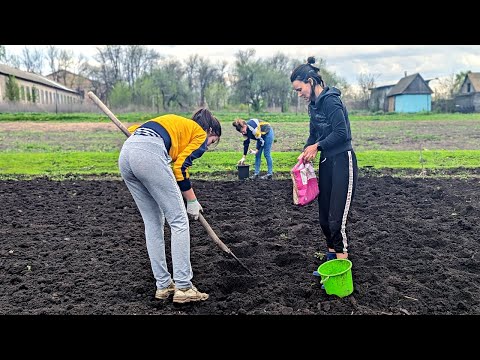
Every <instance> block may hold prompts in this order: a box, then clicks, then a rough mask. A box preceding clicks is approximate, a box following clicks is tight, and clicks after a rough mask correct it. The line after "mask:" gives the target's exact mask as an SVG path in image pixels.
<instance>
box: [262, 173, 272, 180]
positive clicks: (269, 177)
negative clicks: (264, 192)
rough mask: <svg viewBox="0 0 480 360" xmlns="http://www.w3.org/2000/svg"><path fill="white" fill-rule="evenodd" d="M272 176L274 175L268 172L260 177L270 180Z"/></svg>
mask: <svg viewBox="0 0 480 360" xmlns="http://www.w3.org/2000/svg"><path fill="white" fill-rule="evenodd" d="M272 177H273V175H272V174H266V175H263V176H260V179H262V180H270V179H271V178H272Z"/></svg>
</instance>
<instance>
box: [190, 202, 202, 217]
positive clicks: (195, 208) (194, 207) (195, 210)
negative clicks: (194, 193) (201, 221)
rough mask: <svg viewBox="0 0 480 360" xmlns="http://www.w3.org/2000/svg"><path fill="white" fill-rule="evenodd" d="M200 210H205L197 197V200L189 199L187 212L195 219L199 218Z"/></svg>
mask: <svg viewBox="0 0 480 360" xmlns="http://www.w3.org/2000/svg"><path fill="white" fill-rule="evenodd" d="M200 211H202V212H203V208H202V205H200V203H199V202H198V200H197V199H195V200H187V214H189V215H190V217H192V218H193V219H194V220H198V216H199V215H200Z"/></svg>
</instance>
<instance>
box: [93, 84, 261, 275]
mask: <svg viewBox="0 0 480 360" xmlns="http://www.w3.org/2000/svg"><path fill="white" fill-rule="evenodd" d="M87 95H88V97H89V98H90V99H91V100H92V101H93V102H94V103H95V104H96V105H97V106H98V107H99V108H100V109H101V110H102V111H103V112H104V113H105V114H106V115H107V116H108V117H109V118H110V120H112V121H113V123H114V124H115V125H117V127H118V128H119V129H120V130H122V132H123V133H124V134H125V135H126V136H127V137H129V136H130V132H129V131H128V129H127V128H126V127H125V125H123V124H122V123H121V122H120V120H118V119H117V118H116V116H115V115H113V113H112V112H111V111H110V110H109V109H108V108H107V106H106V105H105V104H104V103H103V102H102V100H100V99H99V98H98V97H97V95H95V94H94V93H93V92H92V91H89V92H88V94H87ZM198 220H199V221H200V223H201V224H202V225H203V227H204V228H205V230H207V233H208V235H210V237H211V238H212V239H213V241H215V243H216V244H217V245H218V246H219V247H220V249H222V250H223V251H225V252H226V253H227V254H229V255H231V256H232V257H233V258H234V259H235V260H237V261H238V263H239V264H240V265H242V267H243V268H244V269H245V270H247V271H248V273H249V274H250V275H252V276H253V274H252V272H251V271H250V270H249V269H248V268H247V267H246V266H245V264H243V263H242V262H241V261H240V259H239V258H237V257H236V256H235V254H234V253H233V252H232V250H230V249H229V248H228V247H227V245H225V244H224V243H223V242H222V240H220V238H219V237H218V236H217V234H215V232H214V231H213V229H212V228H211V227H210V225H209V224H208V222H207V220H205V218H204V217H203V215H202V214H201V213H199V216H198Z"/></svg>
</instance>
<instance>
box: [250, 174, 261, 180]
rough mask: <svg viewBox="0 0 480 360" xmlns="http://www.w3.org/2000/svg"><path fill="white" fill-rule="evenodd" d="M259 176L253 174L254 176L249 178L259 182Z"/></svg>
mask: <svg viewBox="0 0 480 360" xmlns="http://www.w3.org/2000/svg"><path fill="white" fill-rule="evenodd" d="M258 178H259V176H258V174H253V175H252V176H250V177H249V179H250V180H258Z"/></svg>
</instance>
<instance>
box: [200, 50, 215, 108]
mask: <svg viewBox="0 0 480 360" xmlns="http://www.w3.org/2000/svg"><path fill="white" fill-rule="evenodd" d="M218 73H219V72H218V67H217V66H215V65H212V64H211V63H210V60H208V59H205V58H203V57H201V58H200V59H199V63H198V84H199V87H200V103H199V105H200V106H206V102H205V91H206V89H207V87H208V85H210V84H211V83H212V82H213V81H215V79H217V78H218Z"/></svg>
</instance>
